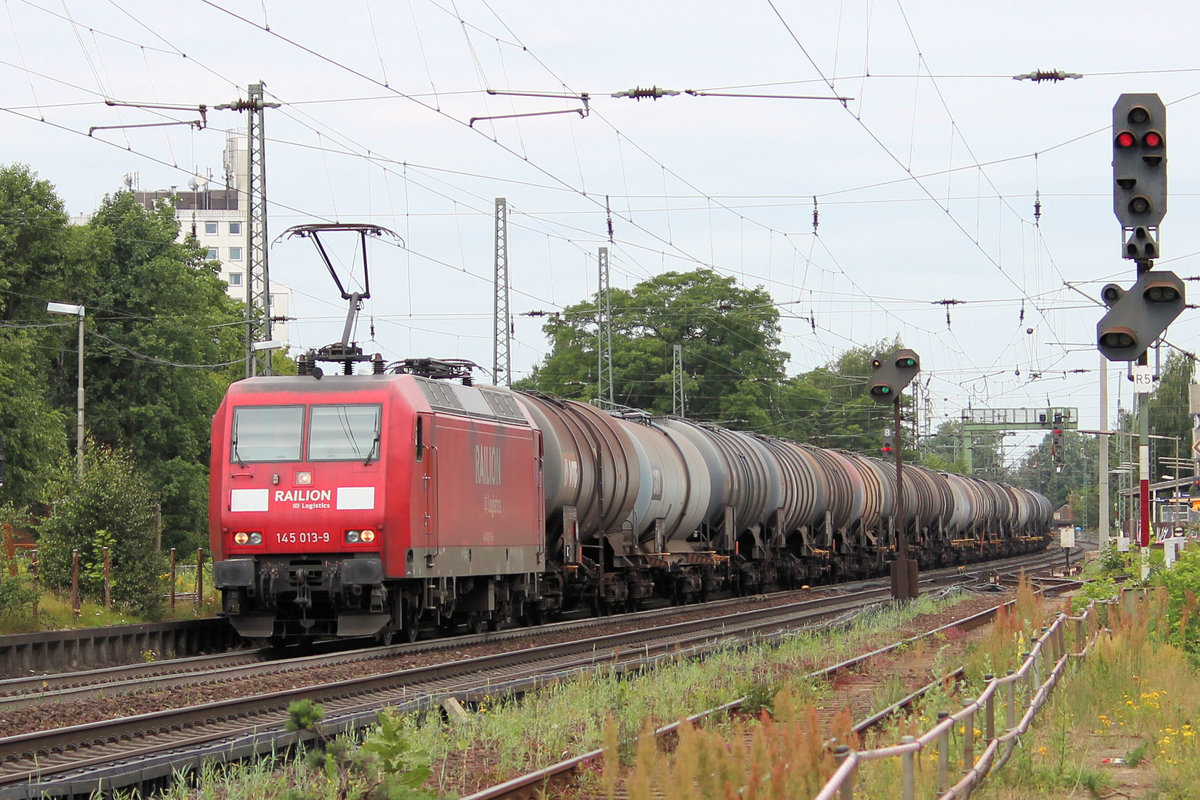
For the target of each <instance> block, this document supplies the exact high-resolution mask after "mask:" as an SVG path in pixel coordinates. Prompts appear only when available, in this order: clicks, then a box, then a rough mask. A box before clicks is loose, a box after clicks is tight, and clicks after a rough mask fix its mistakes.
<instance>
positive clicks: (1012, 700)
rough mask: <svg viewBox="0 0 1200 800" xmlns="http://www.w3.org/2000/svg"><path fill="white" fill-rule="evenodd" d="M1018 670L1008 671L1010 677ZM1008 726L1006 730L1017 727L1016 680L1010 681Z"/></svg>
mask: <svg viewBox="0 0 1200 800" xmlns="http://www.w3.org/2000/svg"><path fill="white" fill-rule="evenodd" d="M1015 674H1016V672H1015V671H1014V670H1011V669H1010V670H1009V671H1008V677H1010V678H1011V677H1012V676H1013V675H1015ZM1007 722H1008V727H1007V728H1005V730H1010V731H1011V730H1012V729H1013V728H1015V727H1017V682H1016V681H1015V680H1012V681H1009V682H1008V720H1007Z"/></svg>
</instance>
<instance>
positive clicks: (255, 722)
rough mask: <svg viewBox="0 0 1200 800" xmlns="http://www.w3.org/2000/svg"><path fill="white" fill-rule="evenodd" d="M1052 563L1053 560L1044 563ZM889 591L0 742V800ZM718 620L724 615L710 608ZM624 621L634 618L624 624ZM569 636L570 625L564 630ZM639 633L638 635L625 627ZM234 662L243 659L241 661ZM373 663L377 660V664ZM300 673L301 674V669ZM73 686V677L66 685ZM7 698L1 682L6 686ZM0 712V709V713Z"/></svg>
mask: <svg viewBox="0 0 1200 800" xmlns="http://www.w3.org/2000/svg"><path fill="white" fill-rule="evenodd" d="M1054 560H1057V559H1054ZM1023 561H1024V563H1025V564H1026V566H1025V569H1030V570H1032V569H1037V568H1038V566H1037V563H1049V561H1050V559H1048V558H1047V557H1046V555H1045V554H1043V556H1042V559H1040V560H1036V559H1035V560H1033V561H1031V560H1030V559H1024V560H1023ZM1015 562H1016V560H1014V563H1012V564H997V563H992V564H987V565H981V566H980V567H978V568H977V569H973V570H942V571H938V572H930V573H926V575H925V576H924V577H925V580H923V581H922V590H923V591H933V590H934V589H936V588H938V587H940V586H944V585H948V584H950V583H955V582H963V581H967V582H979V581H980V580H982V579H983V577H984V576H985V575H987V576H991V575H992V574H993V573H997V572H1001V573H1002V572H1004V571H1005V570H1006V569H1011V570H1015V569H1018V566H1017V564H1016V563H1015ZM889 596H890V589H889V588H888V587H886V586H881V585H879V584H878V583H877V582H876V583H875V584H873V585H868V586H865V587H864V586H860V587H859V589H858V591H856V592H854V593H853V594H850V593H843V594H834V595H828V596H823V597H812V596H811V595H810V596H809V597H808V598H807V599H803V600H797V601H796V602H788V603H784V604H783V605H778V606H771V607H760V608H755V609H752V610H749V611H741V612H738V613H725V614H721V615H718V616H716V617H709V618H705V619H698V620H683V621H677V622H674V623H671V624H662V623H663V616H664V614H663V613H662V612H657V613H656V612H643V614H641V615H627V616H629V617H650V618H653V619H654V620H655V622H654V624H653V626H652V629H650V630H645V629H634V630H627V631H621V632H617V633H603V634H602V635H599V636H592V637H587V638H577V634H578V633H579V629H580V628H581V627H584V626H586V627H593V626H599V625H603V624H604V623H605V622H608V623H609V624H611V623H612V621H613V620H616V619H617V618H611V619H610V620H592V621H589V622H588V623H572V624H570V625H564V626H562V627H563V628H564V630H562V631H559V633H560V634H566V633H570V636H568V639H570V640H569V641H565V642H554V643H551V644H543V645H536V646H534V645H532V643H531V642H528V641H526V642H524V643H523V644H520V643H519V644H518V645H517V647H516V650H515V651H513V650H509V651H507V652H499V653H490V654H484V655H478V656H475V657H472V658H466V659H456V660H454V661H450V662H442V663H438V664H431V665H426V666H419V667H413V668H409V669H396V670H384V671H375V672H376V674H370V675H364V676H360V677H355V678H352V679H344V680H336V681H332V682H328V683H324V684H318V685H310V686H302V687H299V688H291V689H288V690H283V691H272V692H267V693H263V694H255V695H252V696H247V697H236V698H228V699H223V700H220V701H217V702H211V703H205V704H202V705H200V706H196V707H189V708H176V709H164V710H160V711H155V712H151V713H147V714H141V715H138V716H131V717H124V718H121V719H115V720H101V721H96V722H91V723H87V724H83V725H76V726H72V727H66V728H57V729H54V730H47V731H34V732H30V733H24V734H20V735H15V736H10V737H8V738H6V739H4V740H0V798H24V797H39V796H42V795H43V794H49V795H52V796H82V795H86V794H89V793H90V792H91V791H92V790H93V789H96V788H101V787H103V788H114V787H116V786H129V785H136V784H145V783H146V782H147V781H153V780H156V779H161V778H163V777H164V776H169V775H171V774H172V773H173V772H175V771H177V770H179V769H188V768H192V767H194V766H195V765H196V764H198V763H199V761H200V760H203V759H205V758H214V757H218V758H224V759H229V758H241V757H248V756H251V755H253V754H254V753H257V752H264V751H270V750H278V749H279V748H280V747H287V746H289V745H290V744H293V743H295V742H296V741H297V740H298V739H300V738H301V737H302V734H297V733H290V734H289V733H285V732H283V730H282V729H283V722H284V721H285V719H286V709H287V706H288V704H289V703H290V702H292V701H293V700H297V699H302V698H304V699H311V700H314V701H316V702H320V703H322V705H324V706H325V709H326V713H327V715H328V716H327V719H328V722H327V724H325V725H324V726H323V727H324V728H325V729H326V731H332V732H337V731H341V730H348V729H351V728H356V727H360V726H362V725H366V724H370V723H371V722H372V721H373V720H374V717H375V714H376V712H377V711H378V709H380V708H381V707H384V706H389V705H392V706H396V707H398V708H399V709H400V710H401V711H414V710H419V709H422V708H429V707H431V706H432V705H433V704H434V703H436V702H437V700H438V699H439V698H445V697H447V696H454V697H457V698H459V699H461V700H467V701H469V700H472V699H476V698H478V697H481V696H483V695H487V694H493V693H497V692H505V691H508V692H522V691H526V690H527V689H529V688H530V687H533V686H536V685H537V684H538V683H539V682H541V681H545V680H547V679H554V678H561V677H565V676H568V675H571V674H575V673H578V672H580V671H585V670H590V669H594V668H595V667H596V666H597V665H598V664H604V665H605V666H606V667H608V668H612V669H617V670H622V669H642V668H644V667H645V666H647V665H649V664H654V663H658V662H660V661H663V660H667V659H674V658H680V657H686V656H687V655H691V654H699V653H701V652H705V651H707V650H711V649H713V648H715V647H722V646H729V645H732V644H735V643H738V642H742V641H747V640H753V639H757V640H763V639H771V638H777V637H779V636H783V635H785V634H786V633H787V632H788V631H793V630H796V629H798V628H802V627H804V626H807V625H813V624H818V623H819V622H821V621H823V620H824V621H827V620H829V619H831V618H836V617H838V616H840V615H844V614H847V613H851V612H853V611H855V610H856V609H861V608H862V607H864V606H867V605H871V604H875V603H878V602H880V601H882V600H886V599H888V598H889ZM717 610H723V609H717ZM631 621H633V620H631ZM572 625H573V626H575V627H571V626H572ZM635 627H640V626H635ZM533 635H538V636H544V635H545V631H542V630H539V631H536V632H532V633H531V632H529V631H519V632H508V633H503V634H488V635H484V636H480V637H459V638H458V639H453V640H445V642H444V643H443V642H437V643H431V644H430V645H427V646H428V647H432V648H434V649H435V650H436V649H438V648H441V649H445V650H451V649H462V648H463V645H464V640H466V639H469V638H475V639H479V640H489V641H491V642H493V643H494V642H496V641H497V640H498V639H500V638H503V637H506V636H508V637H512V638H517V637H520V638H522V639H528V638H529V637H530V636H533ZM411 647H412V646H399V647H397V648H374V649H372V651H370V654H364V653H361V652H359V653H355V654H346V653H342V654H332V655H322V656H310V657H307V658H306V659H304V660H301V661H300V662H297V661H296V660H295V659H289V660H287V661H282V662H277V663H264V662H250V663H245V662H243V663H241V664H226V665H224V666H221V667H220V671H219V673H217V674H214V672H213V671H212V670H205V671H203V672H197V673H191V674H183V675H180V674H174V675H172V674H170V673H166V674H163V675H160V676H159V677H157V678H155V680H156V682H157V684H158V685H159V686H160V687H170V686H172V685H178V684H173V683H172V681H196V680H207V681H210V682H211V681H219V682H221V685H224V686H236V685H238V684H239V683H243V682H247V681H249V679H250V678H251V677H252V676H254V675H256V674H258V673H259V672H261V671H262V670H264V669H287V670H291V673H289V674H294V675H299V674H301V673H300V670H303V671H305V672H309V671H311V670H312V668H313V666H314V665H315V664H317V663H319V660H320V659H328V658H342V659H344V658H347V657H351V658H363V659H371V660H375V659H379V658H382V657H383V651H396V650H402V649H404V648H411ZM241 658H243V659H244V658H245V656H241ZM380 663H382V662H380ZM301 664H302V666H301ZM74 677H75V679H76V680H77V681H78V678H79V676H78V675H76V676H74ZM148 677H149V676H148V675H147V674H144V673H143V674H142V675H140V676H127V677H126V678H124V679H123V683H121V682H118V681H114V680H108V681H107V682H106V683H104V684H101V685H102V686H103V687H104V688H103V691H105V692H120V691H127V690H129V689H130V688H137V687H138V685H139V684H144V683H145V681H146V680H147V679H148ZM10 688H11V684H10ZM96 691H97V686H96V684H91V685H88V684H86V683H85V684H82V685H80V684H78V683H77V685H75V686H63V687H62V688H58V689H53V690H48V689H47V688H46V687H42V691H41V692H35V694H36V695H37V697H36V698H34V697H31V696H30V694H29V692H28V691H26V692H25V693H24V694H23V695H22V694H21V693H19V692H13V693H11V694H10V696H9V697H8V698H7V699H6V701H5V702H6V703H11V704H12V705H9V706H8V707H9V708H17V707H18V705H21V704H24V705H29V704H30V703H31V702H69V701H70V698H72V697H77V696H80V695H79V693H80V692H82V693H88V692H91V693H95V692H96ZM3 707H4V706H3V705H0V708H3Z"/></svg>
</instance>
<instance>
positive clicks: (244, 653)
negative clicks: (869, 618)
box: [0, 554, 1067, 718]
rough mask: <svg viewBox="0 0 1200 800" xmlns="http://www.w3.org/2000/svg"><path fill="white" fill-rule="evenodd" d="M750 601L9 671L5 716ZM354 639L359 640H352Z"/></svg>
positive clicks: (1005, 572)
mask: <svg viewBox="0 0 1200 800" xmlns="http://www.w3.org/2000/svg"><path fill="white" fill-rule="evenodd" d="M1051 561H1052V559H1051V558H1049V557H1048V556H1047V554H1042V555H1041V557H1039V558H1036V559H1034V560H1032V561H1031V560H1030V558H1029V557H1026V558H1025V559H1014V560H1013V563H1008V562H992V563H989V564H982V565H975V566H973V567H972V568H970V569H967V570H937V571H930V572H929V573H927V577H931V578H936V577H938V576H943V575H954V576H956V577H962V578H964V579H968V580H969V579H975V580H979V581H983V580H985V579H991V580H996V581H1004V582H1008V581H1010V580H1012V579H1015V577H1016V574H1017V572H1018V571H1019V569H1020V568H1022V567H1023V565H1025V564H1033V565H1034V566H1035V568H1043V567H1045V566H1047V565H1049V564H1050V563H1051ZM1043 580H1046V581H1055V580H1058V581H1067V579H1054V578H1044V579H1043ZM877 585H878V581H858V582H854V583H846V584H840V585H837V586H824V587H816V589H815V590H804V591H792V592H779V593H776V594H773V595H769V596H766V597H767V598H768V602H776V601H779V600H786V599H787V598H807V597H811V596H812V594H811V592H812V591H817V592H822V593H824V592H831V591H832V592H845V591H854V590H857V589H861V588H862V587H866V586H877ZM746 602H747V601H746V599H744V598H733V599H729V600H721V601H715V602H710V603H707V604H704V605H702V606H671V607H664V608H658V609H654V610H650V611H642V612H636V613H631V614H624V615H620V616H618V617H602V618H588V619H583V620H573V621H570V622H561V623H553V624H549V625H543V626H540V627H538V628H519V629H514V630H508V631H502V632H499V633H491V634H475V635H464V636H457V637H452V638H442V639H436V640H431V641H423V642H418V643H415V644H404V645H394V646H390V647H380V646H376V645H374V644H367V643H368V642H369V640H358V641H357V642H349V644H351V645H352V646H351V647H347V640H341V641H335V642H325V643H320V644H318V645H315V646H312V647H310V648H308V649H307V650H306V649H303V648H297V647H292V648H287V649H277V648H269V647H268V648H257V649H250V650H237V651H233V652H228V653H216V654H210V655H203V656H193V657H189V658H180V659H170V660H164V661H151V662H142V663H137V664H124V665H117V666H113V667H106V668H100V669H92V670H81V671H72V672H61V673H55V674H47V675H29V676H25V677H20V678H8V679H4V680H0V718H2V717H3V716H4V715H5V714H6V713H8V712H10V711H11V710H12V709H18V708H23V707H26V706H31V705H42V704H47V703H62V702H67V701H71V700H74V699H76V698H84V697H87V696H94V695H96V694H97V693H104V694H105V695H108V696H112V695H116V694H134V693H137V694H144V693H148V692H154V691H166V690H171V689H179V688H183V687H187V686H194V685H197V684H200V683H222V682H232V681H236V680H238V679H240V678H243V677H245V676H249V675H265V674H272V673H298V672H300V671H302V670H303V671H308V670H312V669H314V668H319V667H327V666H336V665H342V664H352V663H366V662H381V661H385V660H387V659H389V658H393V657H396V656H404V655H416V654H424V653H435V652H438V651H448V650H452V649H453V650H457V649H461V648H462V647H464V646H471V645H474V644H477V643H480V642H487V643H493V644H494V643H500V642H506V641H512V640H514V639H520V640H525V639H528V638H530V637H533V636H545V635H547V634H553V633H559V634H562V635H575V633H576V632H582V631H586V630H588V629H591V628H597V627H608V626H611V625H612V624H613V623H614V621H615V620H624V621H627V622H628V623H629V624H630V625H633V626H636V625H638V624H639V620H642V619H647V618H653V619H654V620H655V622H656V623H658V622H661V620H663V619H664V618H675V617H681V616H718V615H720V614H721V613H723V611H724V610H725V609H733V608H737V607H739V606H744V605H745V603H746ZM355 644H357V645H358V646H353V645H355Z"/></svg>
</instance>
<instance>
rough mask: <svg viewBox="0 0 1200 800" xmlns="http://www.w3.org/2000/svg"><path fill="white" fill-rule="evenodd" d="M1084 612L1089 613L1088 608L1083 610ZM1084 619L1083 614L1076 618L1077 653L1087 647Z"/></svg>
mask: <svg viewBox="0 0 1200 800" xmlns="http://www.w3.org/2000/svg"><path fill="white" fill-rule="evenodd" d="M1083 613H1084V614H1086V613H1087V609H1086V608H1085V609H1084V610H1083ZM1083 619H1084V618H1083V616H1080V617H1079V619H1077V620H1075V652H1077V653H1082V652H1083V649H1084V648H1085V647H1087V640H1086V639H1084V638H1083V636H1084V633H1083Z"/></svg>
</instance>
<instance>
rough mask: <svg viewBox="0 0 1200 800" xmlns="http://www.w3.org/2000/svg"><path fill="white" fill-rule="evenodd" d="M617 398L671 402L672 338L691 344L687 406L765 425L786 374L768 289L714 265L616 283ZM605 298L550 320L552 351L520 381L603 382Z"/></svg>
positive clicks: (585, 392) (582, 389) (581, 393)
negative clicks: (740, 282) (600, 304)
mask: <svg viewBox="0 0 1200 800" xmlns="http://www.w3.org/2000/svg"><path fill="white" fill-rule="evenodd" d="M610 294H611V300H610V305H611V308H612V317H611V319H612V352H613V387H614V400H615V401H616V402H617V403H619V404H621V405H627V406H632V407H635V408H642V409H646V410H648V411H650V412H652V413H656V414H669V413H671V411H672V397H673V393H672V387H673V379H672V367H673V363H674V362H673V348H674V346H675V345H677V344H678V345H681V346H682V348H683V365H684V372H685V373H686V376H685V380H684V392H685V396H686V403H687V408H686V410H687V415H688V416H689V417H692V418H694V419H702V420H714V421H721V422H724V423H726V424H730V425H733V426H735V427H741V428H755V429H766V428H769V427H770V425H771V423H772V416H771V413H772V412H771V402H772V399H773V398H774V393H775V390H776V388H777V387H778V386H779V385H780V384H781V383H782V382H783V378H784V371H783V366H784V363H785V362H786V361H787V357H788V356H787V353H784V352H783V351H781V350H780V349H779V342H780V338H779V312H778V310H777V309H776V308H775V305H774V303H773V301H772V300H771V296H770V295H769V294H768V293H767V292H766V290H764V289H762V288H761V287H760V288H757V289H744V288H741V287H739V286H737V283H736V281H735V280H734V279H733V278H731V277H724V276H721V275H718V274H717V273H716V272H714V271H712V270H709V269H698V270H695V271H693V272H684V273H680V272H668V273H664V274H662V275H659V276H657V277H655V278H652V279H650V280H647V281H643V282H642V283H639V284H638V285H637V286H635V287H634V288H633V290H632V291H626V290H623V289H614V290H612V291H611V293H610ZM598 323H599V320H598V316H597V304H596V299H595V298H593V299H591V300H587V301H584V302H582V303H579V304H576V305H573V306H570V307H568V308H567V309H565V310H564V311H563V312H562V313H561V314H560V315H557V316H556V317H555V318H554V319H552V320H551V321H550V322H549V323H547V324H546V326H545V327H544V328H543V330H544V331H545V332H546V334H547V335H548V336H549V337H550V340H551V352H550V355H549V356H547V357H546V360H545V362H544V363H543V364H541V365H540V366H539V367H538V369H536V370H535V371H534V374H533V375H532V376H531V377H530V378H529V379H527V380H526V381H523V382H521V383H519V384H518V387H517V388H524V389H536V390H539V391H545V392H551V393H554V394H558V395H561V396H564V397H572V398H577V399H582V400H589V399H592V398H594V397H595V396H596V388H597V381H596V376H597V367H598V353H597V335H598Z"/></svg>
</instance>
